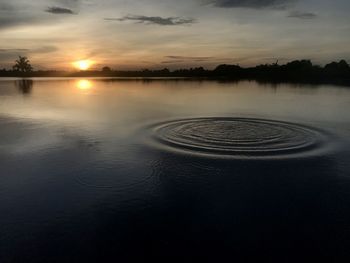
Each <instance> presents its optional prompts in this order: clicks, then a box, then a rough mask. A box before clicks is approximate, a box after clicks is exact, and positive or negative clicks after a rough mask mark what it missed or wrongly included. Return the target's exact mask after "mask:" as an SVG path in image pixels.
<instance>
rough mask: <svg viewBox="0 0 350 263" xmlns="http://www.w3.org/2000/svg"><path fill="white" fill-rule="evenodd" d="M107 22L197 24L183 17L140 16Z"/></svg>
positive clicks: (193, 20) (129, 16)
mask: <svg viewBox="0 0 350 263" xmlns="http://www.w3.org/2000/svg"><path fill="white" fill-rule="evenodd" d="M104 20H107V21H135V22H137V23H143V24H155V25H161V26H178V25H191V24H193V23H195V22H196V21H195V19H193V18H181V17H159V16H138V15H127V16H124V17H122V18H105V19H104Z"/></svg>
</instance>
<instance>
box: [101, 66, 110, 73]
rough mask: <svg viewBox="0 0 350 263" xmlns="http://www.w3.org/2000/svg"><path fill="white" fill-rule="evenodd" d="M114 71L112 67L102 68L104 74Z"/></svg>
mask: <svg viewBox="0 0 350 263" xmlns="http://www.w3.org/2000/svg"><path fill="white" fill-rule="evenodd" d="M111 71H112V70H111V68H110V67H107V66H106V67H103V68H102V72H111Z"/></svg>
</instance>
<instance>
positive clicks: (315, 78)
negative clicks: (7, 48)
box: [0, 57, 350, 85]
mask: <svg viewBox="0 0 350 263" xmlns="http://www.w3.org/2000/svg"><path fill="white" fill-rule="evenodd" d="M0 77H144V78H150V77H179V78H182V77H183V78H206V79H221V80H241V79H249V80H258V81H266V82H300V83H338V84H345V85H350V66H349V64H348V63H347V62H346V61H345V60H341V61H339V62H332V63H329V64H327V65H325V66H324V67H321V66H318V65H313V64H312V62H311V61H310V60H295V61H292V62H289V63H287V64H284V65H279V64H278V63H274V64H264V65H258V66H255V67H250V68H243V67H241V66H239V65H226V64H224V65H219V66H217V67H216V68H215V69H214V70H207V69H204V68H203V67H198V68H190V69H179V70H173V71H171V70H169V69H167V68H164V69H161V70H149V69H144V70H141V71H123V70H113V69H111V68H110V67H108V66H105V67H103V68H102V69H101V70H88V71H79V72H67V71H42V70H38V71H33V68H32V66H31V65H30V63H29V60H28V59H27V58H26V57H19V59H18V60H16V62H15V65H14V67H13V69H12V70H6V69H3V70H0Z"/></svg>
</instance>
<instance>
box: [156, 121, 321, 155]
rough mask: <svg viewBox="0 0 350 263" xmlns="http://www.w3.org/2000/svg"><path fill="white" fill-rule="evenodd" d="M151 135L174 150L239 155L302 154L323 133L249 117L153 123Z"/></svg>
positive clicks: (317, 144) (316, 143)
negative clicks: (154, 124)
mask: <svg viewBox="0 0 350 263" xmlns="http://www.w3.org/2000/svg"><path fill="white" fill-rule="evenodd" d="M153 137H154V139H155V140H156V141H157V142H158V143H161V144H162V145H164V146H167V147H171V148H173V149H177V150H182V151H190V152H192V153H203V154H213V155H224V156H241V157H267V156H285V155H292V154H298V153H305V152H310V151H313V150H316V149H318V148H320V147H321V146H322V145H323V144H324V143H325V141H326V137H325V134H324V133H322V132H321V131H319V130H317V129H314V128H311V127H308V126H305V125H299V124H294V123H288V122H281V121H275V120H265V119H251V118H195V119H182V120H175V121H169V122H164V123H161V124H158V125H156V126H154V127H153Z"/></svg>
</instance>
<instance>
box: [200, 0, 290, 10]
mask: <svg viewBox="0 0 350 263" xmlns="http://www.w3.org/2000/svg"><path fill="white" fill-rule="evenodd" d="M296 1H297V0H208V1H207V3H209V4H211V5H213V6H216V7H223V8H238V7H243V8H256V9H259V8H285V7H286V6H288V5H290V4H292V3H293V2H296Z"/></svg>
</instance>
